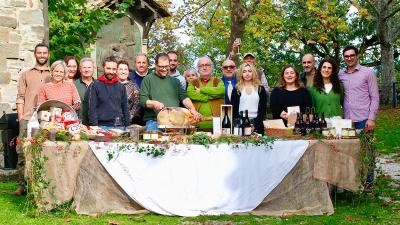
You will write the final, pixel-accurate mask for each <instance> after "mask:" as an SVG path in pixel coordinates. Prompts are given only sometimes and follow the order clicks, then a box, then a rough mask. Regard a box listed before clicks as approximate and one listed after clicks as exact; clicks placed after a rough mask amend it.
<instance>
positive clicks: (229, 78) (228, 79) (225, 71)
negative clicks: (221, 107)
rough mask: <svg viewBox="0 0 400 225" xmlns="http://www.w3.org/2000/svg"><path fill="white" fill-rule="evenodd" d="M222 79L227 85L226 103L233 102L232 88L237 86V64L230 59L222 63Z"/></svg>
mask: <svg viewBox="0 0 400 225" xmlns="http://www.w3.org/2000/svg"><path fill="white" fill-rule="evenodd" d="M222 81H223V82H224V85H225V104H232V103H231V95H232V90H233V88H234V87H235V86H236V83H237V80H236V64H235V62H234V61H232V60H230V59H226V60H225V61H224V62H223V63H222Z"/></svg>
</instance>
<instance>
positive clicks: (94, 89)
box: [88, 80, 130, 126]
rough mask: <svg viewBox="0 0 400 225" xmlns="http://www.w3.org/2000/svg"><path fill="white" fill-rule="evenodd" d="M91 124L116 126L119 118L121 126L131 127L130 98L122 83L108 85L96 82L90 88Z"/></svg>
mask: <svg viewBox="0 0 400 225" xmlns="http://www.w3.org/2000/svg"><path fill="white" fill-rule="evenodd" d="M88 96H89V99H88V102H89V114H88V116H89V124H90V125H92V126H97V125H99V126H114V122H115V118H117V117H119V118H120V122H121V126H129V124H130V117H129V108H128V98H127V96H126V90H125V87H124V86H123V85H122V84H121V83H120V82H115V83H113V84H106V83H105V82H103V81H99V80H95V81H94V82H93V83H92V84H91V85H90V86H89V88H88Z"/></svg>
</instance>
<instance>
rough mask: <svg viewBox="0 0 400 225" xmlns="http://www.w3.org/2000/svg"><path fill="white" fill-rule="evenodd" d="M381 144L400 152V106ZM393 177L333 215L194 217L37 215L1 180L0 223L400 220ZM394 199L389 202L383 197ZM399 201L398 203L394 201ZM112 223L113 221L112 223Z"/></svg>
mask: <svg viewBox="0 0 400 225" xmlns="http://www.w3.org/2000/svg"><path fill="white" fill-rule="evenodd" d="M376 123H377V129H376V137H377V147H378V152H379V153H381V154H388V153H397V152H399V150H400V149H399V146H400V144H399V140H398V139H399V138H400V135H399V134H400V133H399V132H400V109H396V110H393V109H383V110H381V112H380V113H379V116H378V118H377V121H376ZM393 183H395V184H397V185H400V182H399V181H396V182H395V181H392V180H391V179H390V178H389V177H386V176H382V175H381V176H379V177H378V178H377V179H376V180H375V184H374V191H373V193H370V194H368V195H366V194H357V195H355V200H356V203H355V205H354V206H353V205H352V203H351V195H350V193H349V192H345V193H342V194H338V195H337V200H336V203H335V214H334V215H331V216H327V215H324V216H292V217H266V216H253V215H235V216H227V215H224V216H199V217H194V218H186V217H170V216H161V215H156V214H144V215H110V214H108V215H98V216H95V217H91V216H83V215H77V214H76V213H74V212H72V210H66V209H62V210H57V211H54V212H50V213H45V214H41V215H35V214H34V213H33V212H34V210H33V209H32V208H29V207H27V206H26V197H25V196H22V197H14V196H11V195H10V194H9V192H11V191H13V190H14V189H15V188H16V187H17V183H16V182H13V181H1V182H0V224H1V225H3V224H4V225H6V224H7V225H14V224H15V225H24V224H29V225H30V224H35V225H36V224H38V225H42V224H65V225H67V224H90V225H92V224H110V222H116V223H118V224H120V225H122V224H196V225H197V224H202V225H204V224H368V225H369V224H400V222H399V221H400V204H399V202H400V192H399V189H398V188H397V189H396V188H393V187H392V185H393ZM383 197H386V198H390V199H392V203H385V202H384V201H383V200H382V198H383ZM393 201H394V202H397V203H393ZM111 224H112V223H111Z"/></svg>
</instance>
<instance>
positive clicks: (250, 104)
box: [231, 63, 267, 134]
mask: <svg viewBox="0 0 400 225" xmlns="http://www.w3.org/2000/svg"><path fill="white" fill-rule="evenodd" d="M237 79H238V83H237V84H236V86H235V88H234V89H233V90H232V96H231V101H232V108H233V118H239V112H240V111H243V112H244V111H245V110H248V116H249V119H250V121H251V122H253V124H254V127H255V131H256V132H257V133H259V134H264V124H263V121H264V117H265V114H266V111H267V107H266V104H267V92H266V91H265V89H264V87H263V86H262V85H261V82H260V80H259V79H258V74H257V69H256V68H255V67H254V65H253V64H250V63H244V64H242V65H241V66H240V68H239V73H238V75H237Z"/></svg>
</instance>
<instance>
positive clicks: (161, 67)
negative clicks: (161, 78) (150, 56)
mask: <svg viewBox="0 0 400 225" xmlns="http://www.w3.org/2000/svg"><path fill="white" fill-rule="evenodd" d="M157 67H158V68H160V70H167V69H169V66H157Z"/></svg>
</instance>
